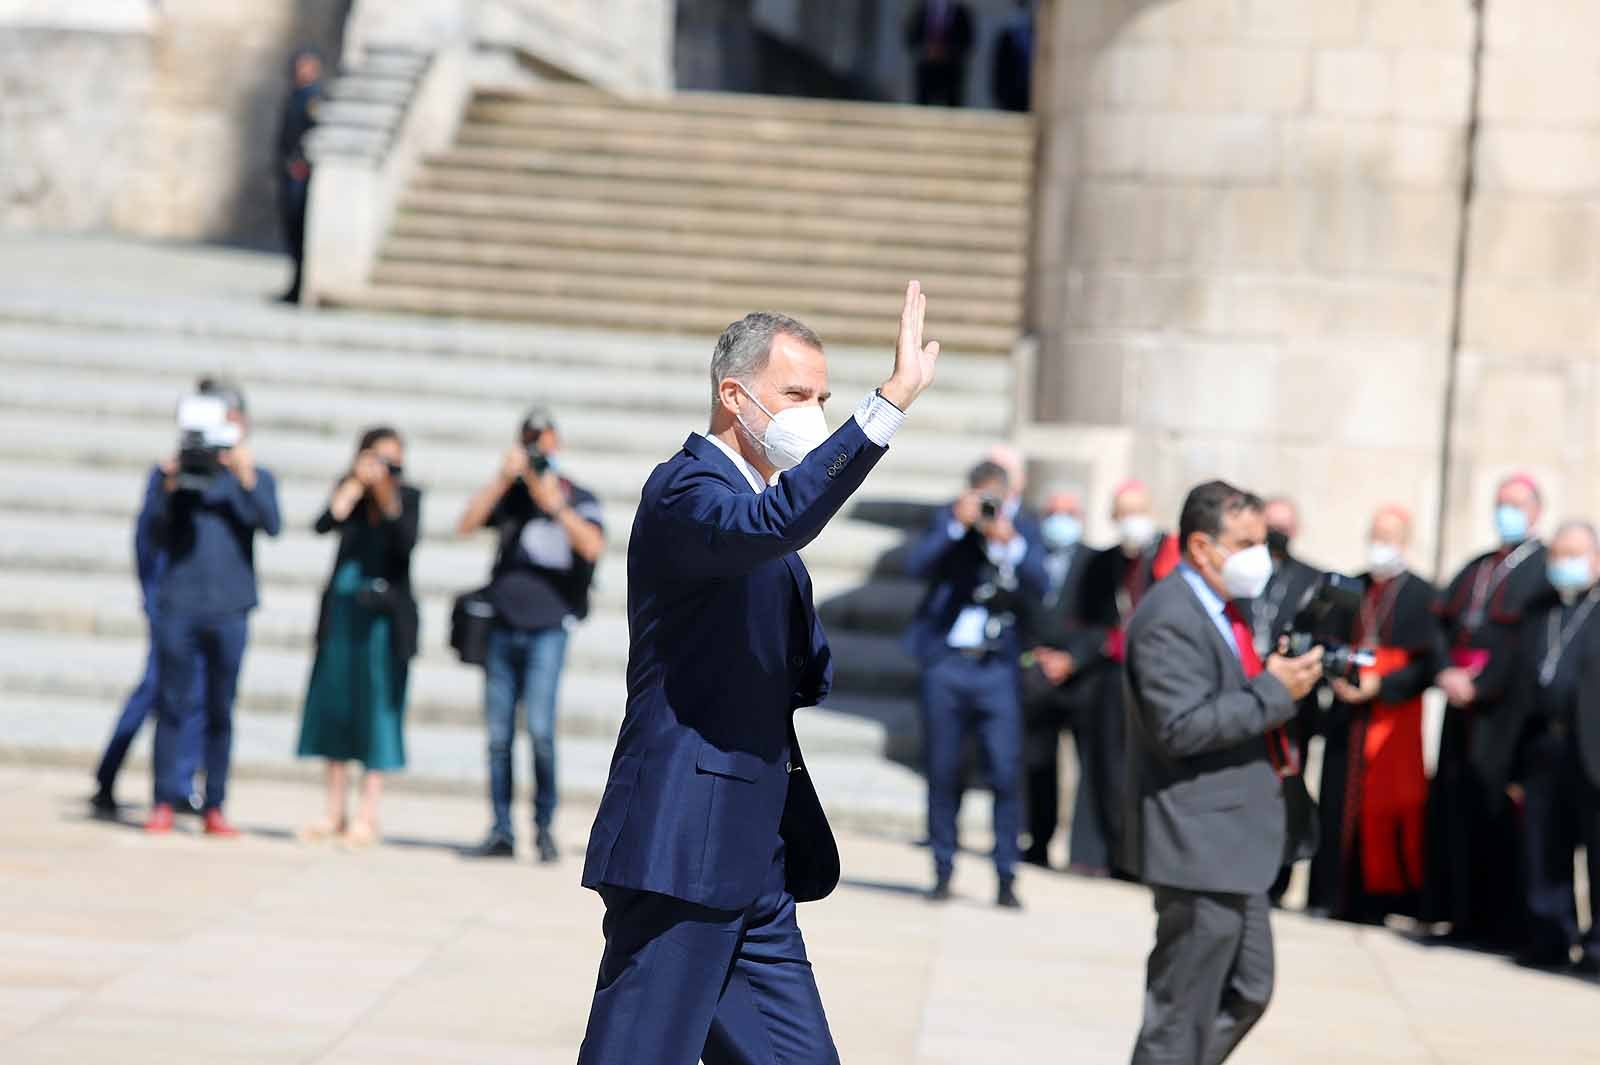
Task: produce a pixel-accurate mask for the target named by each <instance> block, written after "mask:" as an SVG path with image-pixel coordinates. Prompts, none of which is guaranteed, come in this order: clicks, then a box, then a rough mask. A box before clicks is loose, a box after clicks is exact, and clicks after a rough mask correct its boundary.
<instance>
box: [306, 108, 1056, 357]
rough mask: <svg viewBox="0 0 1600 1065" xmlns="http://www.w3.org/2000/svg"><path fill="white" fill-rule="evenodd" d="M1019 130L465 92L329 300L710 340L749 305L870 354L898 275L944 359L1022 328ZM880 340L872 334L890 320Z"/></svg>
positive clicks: (1024, 186) (901, 115)
mask: <svg viewBox="0 0 1600 1065" xmlns="http://www.w3.org/2000/svg"><path fill="white" fill-rule="evenodd" d="M1032 152H1033V134H1032V125H1031V123H1030V121H1029V119H1028V118H1026V117H1025V116H1017V115H1002V114H994V113H986V112H975V111H950V110H943V109H928V108H915V107H907V106H900V105H884V104H858V103H836V102H825V101H816V100H798V99H790V98H781V99H780V98H767V97H757V96H742V95H728V94H710V93H681V94H678V95H675V96H672V97H670V98H665V99H650V100H633V101H623V100H619V99H618V98H615V97H612V96H607V95H604V94H602V93H599V92H596V91H594V90H592V89H583V88H557V87H549V88H542V89H540V90H538V91H537V92H532V93H526V94H517V95H513V94H507V93H503V92H499V93H480V94H479V95H478V96H477V97H476V98H475V99H474V100H473V102H472V103H471V105H470V107H469V109H468V112H467V114H466V116H465V118H464V121H463V123H462V125H461V127H460V129H459V132H458V134H457V137H456V141H455V144H454V146H453V147H452V148H451V149H450V150H448V151H445V152H442V153H439V154H437V155H434V156H432V157H430V158H427V159H426V160H425V161H424V164H423V166H422V169H421V171H420V172H419V173H418V174H417V175H416V176H415V177H414V179H413V181H412V182H411V185H410V187H409V189H408V190H407V192H406V194H405V195H404V197H403V199H402V201H401V203H400V206H399V209H398V211H397V214H396V217H395V219H394V221H393V224H392V227H391V230H390V232H389V234H388V236H387V238H386V240H385V242H384V244H383V247H382V251H381V254H380V258H379V261H378V263H377V266H376V268H375V270H374V273H373V276H372V278H371V282H370V284H369V285H368V286H367V287H366V288H365V289H363V290H360V291H357V292H351V293H342V294H338V295H335V296H332V297H331V298H332V299H334V300H335V301H337V302H343V303H346V304H349V305H354V306H361V307H368V308H381V309H388V310H406V311H415V312H423V313H430V314H442V315H453V316H471V317H478V318H509V319H524V320H532V321H540V322H550V323H562V324H576V325H588V326H601V327H610V328H619V329H649V330H657V329H670V330H674V331H678V332H683V333H689V334H697V335H715V334H716V333H717V332H720V331H721V329H722V327H723V326H724V325H726V324H727V323H728V322H729V321H731V320H732V319H734V318H736V317H738V316H739V315H741V314H742V313H744V312H745V311H746V310H749V309H750V308H752V307H766V308H771V309H775V310H782V311H785V312H788V313H791V314H794V315H796V316H797V317H800V318H802V319H803V320H805V321H807V322H808V323H810V324H812V325H813V326H814V327H815V328H816V329H818V330H819V331H820V332H821V333H822V335H823V336H824V337H826V338H828V339H830V340H831V341H832V342H833V343H835V344H869V345H879V344H883V343H885V342H887V341H888V340H890V339H892V338H891V337H887V336H885V324H886V323H885V321H884V318H883V316H882V307H883V306H884V303H885V300H889V301H891V302H892V301H893V300H894V299H895V297H896V295H897V294H898V293H899V292H900V291H901V290H902V288H903V286H904V284H905V280H906V278H907V277H908V276H913V275H914V276H917V277H919V278H921V280H922V281H923V282H924V283H925V284H926V286H927V288H928V290H929V291H930V292H934V293H938V294H939V315H940V328H941V336H942V337H943V339H944V341H945V343H946V345H947V346H948V347H949V348H952V349H955V350H960V351H966V352H972V353H985V352H991V353H992V352H1006V351H1008V350H1009V349H1010V347H1011V346H1012V344H1013V343H1014V342H1015V341H1016V339H1017V335H1018V332H1019V326H1020V321H1021V312H1022V291H1023V269H1024V254H1025V251H1026V248H1027V243H1028V235H1027V217H1028V214H1027V206H1028V197H1029V180H1030V176H1029V175H1030V173H1031V170H1032ZM890 324H892V322H891V323H890Z"/></svg>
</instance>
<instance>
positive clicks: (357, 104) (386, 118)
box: [317, 97, 406, 130]
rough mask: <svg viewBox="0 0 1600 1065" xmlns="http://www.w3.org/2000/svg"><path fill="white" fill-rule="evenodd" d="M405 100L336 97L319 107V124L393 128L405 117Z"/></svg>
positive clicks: (381, 128) (360, 127) (363, 127)
mask: <svg viewBox="0 0 1600 1065" xmlns="http://www.w3.org/2000/svg"><path fill="white" fill-rule="evenodd" d="M405 111H406V105H405V101H403V100H402V101H398V102H396V101H390V100H371V99H361V98H355V97H334V98H332V99H328V100H325V101H323V102H322V104H321V105H320V107H319V109H318V113H317V117H318V122H319V124H322V125H327V126H334V127H354V128H357V129H375V130H393V129H395V128H396V127H398V126H399V125H400V120H401V119H402V118H404V117H405Z"/></svg>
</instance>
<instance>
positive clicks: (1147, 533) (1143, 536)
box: [1117, 514, 1156, 551]
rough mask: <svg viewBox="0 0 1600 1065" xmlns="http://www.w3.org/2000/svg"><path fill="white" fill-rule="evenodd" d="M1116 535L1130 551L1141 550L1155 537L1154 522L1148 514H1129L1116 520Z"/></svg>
mask: <svg viewBox="0 0 1600 1065" xmlns="http://www.w3.org/2000/svg"><path fill="white" fill-rule="evenodd" d="M1117 535H1118V536H1120V537H1121V538H1122V546H1123V547H1126V548H1127V549H1129V550H1130V551H1143V550H1144V549H1145V548H1147V547H1149V546H1150V543H1151V541H1153V540H1154V539H1155V538H1156V523H1155V520H1154V519H1153V518H1151V517H1150V515H1148V514H1129V515H1128V516H1127V517H1125V518H1123V519H1122V520H1121V521H1119V522H1117Z"/></svg>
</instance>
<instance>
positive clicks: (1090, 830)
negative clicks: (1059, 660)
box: [1068, 664, 1128, 870]
mask: <svg viewBox="0 0 1600 1065" xmlns="http://www.w3.org/2000/svg"><path fill="white" fill-rule="evenodd" d="M1085 679H1086V680H1089V681H1090V682H1091V683H1092V684H1093V685H1094V691H1093V693H1092V700H1091V702H1090V703H1089V704H1088V705H1086V706H1085V707H1084V710H1083V712H1082V713H1080V714H1079V715H1078V719H1077V727H1076V728H1075V729H1074V730H1073V736H1074V739H1075V740H1076V744H1077V748H1078V790H1077V792H1076V795H1075V797H1074V799H1073V806H1072V831H1071V833H1070V834H1069V836H1068V843H1069V846H1068V860H1069V861H1070V863H1071V864H1072V865H1073V866H1076V867H1078V868H1082V869H1104V870H1111V869H1115V868H1116V867H1117V866H1118V865H1119V862H1118V860H1117V856H1118V853H1119V852H1120V850H1121V844H1122V803H1123V791H1124V785H1123V781H1124V778H1125V777H1126V776H1127V758H1128V755H1127V750H1128V725H1127V719H1126V715H1125V713H1124V710H1123V703H1122V667H1121V666H1119V665H1115V664H1107V665H1105V666H1101V667H1100V668H1099V669H1098V670H1097V671H1096V672H1095V674H1094V675H1093V676H1092V678H1085Z"/></svg>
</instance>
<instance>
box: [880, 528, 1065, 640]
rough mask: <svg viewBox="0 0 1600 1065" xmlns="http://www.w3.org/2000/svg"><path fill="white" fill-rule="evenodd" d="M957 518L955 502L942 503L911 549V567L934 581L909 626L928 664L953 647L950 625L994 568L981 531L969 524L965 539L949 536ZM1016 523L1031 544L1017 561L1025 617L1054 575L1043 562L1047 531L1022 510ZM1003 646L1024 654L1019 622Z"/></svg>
mask: <svg viewBox="0 0 1600 1065" xmlns="http://www.w3.org/2000/svg"><path fill="white" fill-rule="evenodd" d="M954 520H955V511H954V508H953V507H940V508H939V511H938V513H936V514H934V516H933V522H932V523H931V524H930V525H929V526H928V531H927V532H925V533H923V534H922V538H921V539H920V540H918V541H917V542H916V543H915V544H913V545H912V547H911V553H910V554H908V555H907V556H906V573H907V574H908V575H909V576H912V577H917V578H920V579H922V580H926V581H928V582H930V583H929V585H928V592H927V594H926V595H924V596H923V598H922V604H921V605H920V606H919V607H918V608H917V615H916V617H915V618H913V619H912V621H911V627H910V628H909V629H908V630H907V631H906V649H907V650H908V651H910V652H911V654H912V655H913V656H915V657H916V658H917V660H918V661H920V662H923V663H924V664H927V663H931V662H936V661H938V660H939V659H940V658H942V657H944V656H945V655H948V654H950V653H951V651H952V649H951V647H950V645H949V644H948V642H947V641H948V639H949V636H950V627H951V626H952V625H954V624H955V623H956V618H957V617H958V616H959V615H960V614H961V611H962V610H963V609H964V608H966V607H968V606H971V605H972V595H973V592H975V591H976V590H977V588H978V586H979V585H980V584H982V583H983V582H984V581H986V580H988V579H989V578H990V575H991V574H992V572H993V565H992V564H991V563H990V562H989V558H988V555H987V553H986V551H985V546H984V539H983V535H982V534H981V533H979V532H977V531H976V530H974V529H969V530H967V534H966V536H964V537H962V538H961V539H959V540H952V539H950V523H951V522H952V521H954ZM1014 524H1015V525H1016V528H1017V534H1018V535H1019V536H1021V537H1022V538H1023V539H1024V540H1025V541H1027V545H1028V549H1027V551H1026V553H1024V555H1023V556H1022V561H1021V563H1019V564H1018V566H1017V590H1018V592H1019V593H1020V594H1021V595H1022V596H1023V597H1024V599H1025V604H1024V609H1019V610H1018V611H1017V612H1016V613H1017V620H1018V621H1019V622H1020V621H1023V620H1025V618H1026V616H1027V615H1028V613H1029V612H1030V610H1031V608H1032V605H1033V603H1034V601H1036V600H1042V599H1043V598H1044V594H1045V590H1046V588H1047V587H1048V586H1049V583H1050V578H1049V575H1048V574H1047V573H1046V572H1045V568H1044V545H1043V543H1042V541H1043V537H1042V536H1041V535H1040V533H1039V529H1038V523H1037V522H1036V521H1034V520H1033V519H1031V518H1029V517H1027V516H1026V515H1024V514H1020V513H1019V514H1018V516H1017V517H1016V518H1015V519H1014ZM1000 650H1001V652H1002V653H1005V654H1009V655H1010V656H1012V657H1013V658H1016V657H1018V656H1020V655H1021V653H1022V645H1021V639H1020V637H1019V635H1018V632H1017V626H1016V625H1012V626H1010V627H1009V628H1008V629H1007V630H1006V632H1005V635H1004V636H1003V637H1002V639H1001V647H1000Z"/></svg>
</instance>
